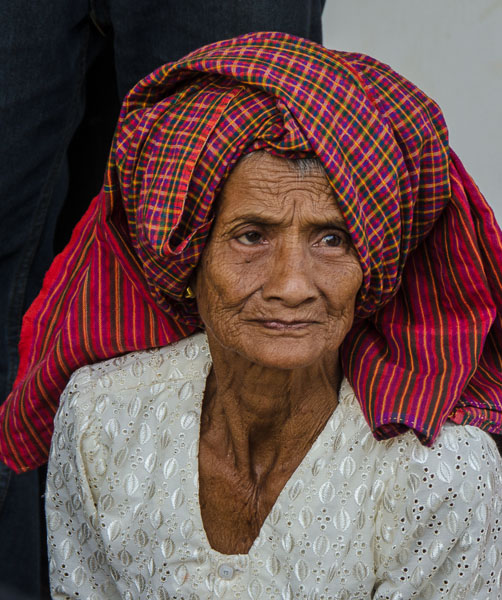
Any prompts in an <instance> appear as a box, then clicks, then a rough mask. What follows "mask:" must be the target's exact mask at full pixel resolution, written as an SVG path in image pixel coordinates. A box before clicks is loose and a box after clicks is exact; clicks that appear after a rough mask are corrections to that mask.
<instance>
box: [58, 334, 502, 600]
mask: <svg viewBox="0 0 502 600" xmlns="http://www.w3.org/2000/svg"><path fill="white" fill-rule="evenodd" d="M210 367H211V357H210V354H209V348H208V344H207V338H206V337H205V335H204V334H196V335H194V336H192V337H190V338H187V339H185V340H182V341H180V342H178V343H176V344H173V345H171V346H168V347H165V348H161V349H156V350H152V351H146V352H137V353H132V354H128V355H126V356H121V357H119V358H114V359H112V360H108V361H106V362H102V363H99V364H96V365H92V366H89V367H83V368H81V369H79V370H78V371H76V372H75V374H74V375H73V376H72V378H71V380H70V382H69V383H68V386H67V387H66V389H65V391H64V393H63V396H62V399H61V406H60V409H59V411H58V414H57V416H56V421H55V433H54V437H53V443H52V449H51V455H50V461H49V474H48V483H47V494H46V508H47V525H48V536H49V553H50V570H51V587H52V594H53V598H54V599H63V598H65V599H69V598H71V599H76V598H78V599H88V600H115V599H122V600H133V599H134V600H139V599H142V600H143V599H152V600H167V599H168V598H171V599H176V600H181V599H182V600H204V599H209V598H226V599H229V600H233V599H251V600H258V599H263V600H268V599H277V600H279V599H280V600H293V599H297V598H302V599H308V600H315V599H317V600H328V599H333V600H334V599H338V600H354V599H359V598H360V599H362V598H364V599H367V598H374V599H384V598H386V599H392V600H405V599H408V598H420V599H428V598H430V599H438V598H456V599H461V598H465V599H467V600H475V599H491V600H493V599H495V598H502V533H501V527H502V514H501V513H502V481H501V479H502V477H501V474H502V462H501V459H500V456H499V454H498V451H497V449H496V446H495V444H494V443H493V441H492V440H491V438H490V437H489V436H488V435H486V434H485V433H483V432H482V431H480V430H478V429H476V428H475V427H469V426H468V427H462V426H457V425H454V424H451V423H448V424H447V425H445V426H444V428H443V430H442V432H441V434H440V436H439V438H438V439H437V441H436V443H435V444H434V446H433V447H432V448H425V447H424V446H422V445H421V444H420V442H419V441H418V440H417V439H416V437H415V436H414V434H413V433H411V432H409V433H406V434H404V435H400V436H398V437H396V438H393V439H391V440H388V441H384V442H376V441H375V440H374V438H373V436H372V434H371V432H370V430H369V428H368V425H367V424H366V422H365V420H364V418H363V415H362V412H361V408H360V406H359V404H358V402H357V399H356V398H355V396H354V392H353V391H352V389H351V388H350V386H349V384H348V383H347V382H346V381H344V382H343V384H342V388H341V392H340V398H339V405H338V407H337V408H336V410H335V411H334V413H333V415H332V417H331V418H330V420H329V421H328V423H327V424H326V427H325V428H324V430H323V431H322V433H321V434H320V435H319V437H318V439H317V440H316V442H315V443H314V445H313V446H312V448H311V449H310V451H309V452H308V453H307V455H306V456H305V458H304V459H303V461H302V463H301V464H300V466H299V467H298V468H297V469H296V471H295V472H294V473H293V475H292V476H291V479H290V480H289V481H288V482H287V484H286V485H285V486H284V488H283V490H282V492H281V493H280V495H279V497H278V499H277V501H276V503H275V505H274V507H273V508H272V510H271V512H270V513H269V515H268V516H267V518H266V520H265V522H264V524H263V527H262V529H261V531H260V534H259V536H258V537H257V539H256V540H255V542H254V543H253V545H252V547H251V549H250V551H249V553H248V554H239V555H226V554H221V553H220V552H217V551H216V550H213V549H212V548H211V546H210V545H209V542H208V540H207V537H206V534H205V531H204V527H203V524H202V520H201V514H200V508H199V497H198V460H197V456H198V439H199V423H200V414H201V405H202V399H203V394H204V388H205V381H206V377H207V375H208V373H209V370H210Z"/></svg>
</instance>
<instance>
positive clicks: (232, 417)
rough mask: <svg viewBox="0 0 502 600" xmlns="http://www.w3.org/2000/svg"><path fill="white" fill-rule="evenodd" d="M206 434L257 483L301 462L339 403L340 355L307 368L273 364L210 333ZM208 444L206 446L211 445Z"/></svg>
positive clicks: (217, 452) (212, 445)
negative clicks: (228, 346)
mask: <svg viewBox="0 0 502 600" xmlns="http://www.w3.org/2000/svg"><path fill="white" fill-rule="evenodd" d="M209 344H210V349H211V355H212V358H213V369H212V371H211V374H210V375H209V377H208V381H207V384H206V393H205V398H204V407H203V414H202V424H201V439H204V443H205V444H207V445H208V446H209V447H210V448H211V449H212V452H214V453H215V455H218V456H219V457H220V459H221V460H224V461H226V462H227V461H228V462H227V464H228V463H230V464H233V466H234V468H235V469H236V470H237V471H239V472H240V473H242V475H243V476H244V477H246V479H248V481H249V482H250V483H253V484H254V485H258V486H261V485H266V482H267V479H269V477H270V476H273V477H276V476H277V474H278V473H280V472H287V473H289V474H291V473H292V471H293V470H294V469H295V468H296V467H297V466H298V464H299V463H300V462H301V460H302V459H303V457H304V456H305V454H306V453H307V452H308V450H309V449H310V447H311V445H312V444H313V442H314V441H315V439H316V438H317V436H318V435H319V433H320V432H321V431H322V429H323V428H324V426H325V424H326V422H327V420H328V419H329V417H330V415H331V414H332V413H333V411H334V409H335V408H336V406H337V403H338V388H339V384H340V381H341V369H340V366H339V361H338V355H336V356H331V355H330V356H326V357H325V358H324V359H323V361H322V362H321V363H318V364H315V365H310V366H308V367H305V368H302V369H295V370H281V369H270V368H266V367H263V366H260V365H257V364H254V363H251V362H249V361H248V360H246V359H245V358H243V357H241V356H239V355H236V354H235V353H234V352H232V351H229V350H227V349H225V348H223V347H222V346H221V345H219V344H218V343H217V341H215V340H214V339H211V337H210V336H209ZM206 447H207V446H206Z"/></svg>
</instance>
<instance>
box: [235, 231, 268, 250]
mask: <svg viewBox="0 0 502 600" xmlns="http://www.w3.org/2000/svg"><path fill="white" fill-rule="evenodd" d="M236 239H237V241H239V242H240V243H241V244H244V245H245V246H255V245H256V244H259V243H260V242H261V241H262V236H261V233H259V232H258V231H246V233H243V234H241V235H240V236H239V237H238V238H236Z"/></svg>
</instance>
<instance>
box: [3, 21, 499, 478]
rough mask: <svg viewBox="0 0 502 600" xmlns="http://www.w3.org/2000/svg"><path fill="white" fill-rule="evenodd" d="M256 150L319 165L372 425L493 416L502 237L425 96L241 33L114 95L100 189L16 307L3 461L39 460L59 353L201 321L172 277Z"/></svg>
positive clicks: (389, 429) (322, 55)
mask: <svg viewBox="0 0 502 600" xmlns="http://www.w3.org/2000/svg"><path fill="white" fill-rule="evenodd" d="M257 149H265V150H267V151H269V152H271V153H273V154H276V155H278V156H283V157H299V156H306V155H311V154H312V153H314V154H315V155H317V156H318V157H319V159H320V160H321V162H322V164H323V165H324V168H325V170H326V173H327V176H328V178H329V180H330V182H331V185H332V187H333V192H334V195H335V197H336V200H337V201H338V203H339V206H340V208H341V210H342V212H343V214H344V217H345V220H346V222H347V225H348V228H349V230H350V233H351V236H352V239H353V241H354V244H355V246H356V248H357V251H358V253H359V259H360V262H361V267H362V270H363V277H364V279H363V284H362V287H361V290H360V293H359V297H358V302H357V317H356V321H355V323H354V326H353V328H352V330H351V332H350V333H349V335H348V336H347V338H346V339H345V341H344V344H343V348H342V355H343V366H344V371H345V374H346V376H347V377H348V379H349V381H350V383H351V385H352V386H353V388H354V389H355V391H356V394H357V396H358V398H359V400H360V402H361V404H362V408H363V411H364V414H365V416H366V418H367V420H368V423H369V424H370V426H371V428H372V430H373V431H374V433H375V436H376V437H377V438H378V439H382V438H386V437H391V436H394V435H397V434H398V433H399V432H401V431H404V430H405V429H407V428H413V429H414V430H415V431H416V433H417V435H418V436H419V437H420V439H421V440H422V441H423V443H425V444H431V443H432V442H433V440H434V439H435V437H436V436H437V434H438V432H439V429H440V428H441V426H442V424H443V423H444V422H445V420H446V419H448V418H451V419H453V420H454V421H455V422H457V423H471V424H474V425H478V426H480V427H483V428H484V429H487V430H490V431H499V430H500V428H501V425H502V411H501V408H502V320H501V316H500V311H501V309H502V280H501V275H500V270H501V269H500V265H501V264H502V234H501V232H500V230H499V228H498V226H497V224H496V223H495V221H494V216H493V213H492V211H491V210H490V209H489V207H488V206H487V204H486V202H485V200H484V199H483V197H482V196H481V194H480V192H479V191H478V189H477V188H476V187H475V185H474V183H473V182H472V180H471V179H470V177H469V176H468V175H467V173H466V172H465V170H464V169H463V167H462V165H461V163H460V161H459V160H458V158H457V157H456V156H455V155H454V153H453V152H452V151H451V150H450V149H449V146H448V136H447V129H446V126H445V123H444V120H443V117H442V114H441V112H440V110H439V108H438V107H437V105H436V104H435V103H434V102H433V101H431V100H430V99H429V98H428V97H427V96H426V95H425V94H423V93H422V92H421V91H420V90H418V89H417V88H416V87H415V86H413V85H412V84H411V83H410V82H409V81H407V80H406V79H404V78H402V77H401V76H399V75H398V74H397V73H395V72H394V71H392V70H391V69H390V68H389V67H388V66H386V65H384V64H382V63H379V62H377V61H376V60H374V59H372V58H369V57H367V56H364V55H361V54H352V53H344V52H335V51H330V50H326V49H324V48H322V47H321V46H318V45H316V44H314V43H312V42H308V41H306V40H302V39H299V38H296V37H293V36H289V35H285V34H280V33H257V34H250V35H247V36H242V37H239V38H235V39H232V40H228V41H224V42H219V43H216V44H213V45H211V46H207V47H205V48H202V49H200V50H197V51H195V52H193V53H192V54H190V55H189V56H187V57H186V58H184V59H182V60H180V61H179V62H177V63H173V64H168V65H165V66H163V67H161V68H159V69H158V70H156V71H155V72H154V73H152V74H151V75H149V76H148V77H146V78H145V79H144V80H142V81H141V82H139V83H138V85H137V86H136V87H135V88H134V89H133V90H132V91H131V92H130V93H129V95H128V96H127V98H126V99H125V102H124V105H123V107H122V111H121V114H120V119H119V123H118V128H117V132H116V135H115V139H114V144H113V148H112V152H111V156H110V161H109V166H108V170H107V173H106V178H105V185H104V187H103V190H102V192H101V193H100V194H99V196H98V197H97V198H95V199H94V201H93V203H92V205H91V207H90V208H89V210H88V211H87V213H86V215H85V216H84V217H83V219H82V221H81V222H80V224H79V225H78V227H77V228H76V230H75V232H74V234H73V237H72V240H71V242H70V244H69V245H68V247H67V248H66V249H65V251H64V252H63V253H62V254H61V255H59V256H58V257H57V258H56V260H55V261H54V264H53V265H52V267H51V269H50V271H49V273H48V274H47V277H46V281H45V284H44V288H43V290H42V292H41V294H40V295H39V297H38V298H37V299H36V301H35V302H34V304H33V305H32V307H31V308H30V310H29V311H28V313H27V315H26V316H25V319H24V324H23V332H22V340H21V345H20V352H21V363H20V367H19V372H18V376H17V380H16V383H15V386H14V389H13V391H12V393H11V395H10V396H9V398H8V400H7V401H6V402H5V403H4V404H3V406H2V407H1V410H0V426H1V432H2V433H1V436H0V458H1V460H2V461H4V462H6V463H7V464H9V465H10V466H11V467H13V468H14V469H16V470H17V471H24V470H27V469H30V468H33V467H35V466H37V465H39V464H41V463H43V462H44V461H45V460H46V458H47V452H48V448H49V444H50V439H51V433H52V419H53V415H54V413H55V410H56V408H57V404H58V398H59V395H60V393H61V391H62V389H63V388H64V386H65V385H66V383H67V381H68V379H69V377H70V375H71V373H72V372H73V371H74V370H75V369H77V368H78V367H80V366H82V365H85V364H89V363H92V362H96V361H99V360H102V359H105V358H110V357H114V356H117V355H120V354H122V353H125V352H129V351H132V350H140V349H146V348H151V347H154V346H160V345H166V344H169V343H171V342H173V341H175V340H178V339H180V338H182V337H184V336H187V335H189V334H190V333H191V332H193V331H195V330H196V329H197V328H198V327H200V325H201V324H200V321H199V317H198V315H197V311H196V306H195V303H194V302H193V301H187V300H184V299H183V292H184V290H185V288H186V285H187V280H188V277H189V276H190V274H191V272H192V271H193V269H194V267H195V266H196V265H197V263H198V261H199V259H200V255H201V252H202V251H203V249H204V243H205V241H206V239H207V236H208V234H209V231H210V227H211V220H212V204H213V201H214V199H215V198H216V197H217V196H218V193H219V192H220V190H221V188H222V185H223V183H224V181H225V178H226V177H227V176H228V174H229V172H230V170H231V168H232V167H233V165H235V163H236V162H237V161H238V160H239V158H240V157H241V156H243V155H244V154H246V153H248V152H251V151H253V150H257ZM334 276H336V274H334ZM106 384H107V383H106V381H103V382H102V385H103V393H106Z"/></svg>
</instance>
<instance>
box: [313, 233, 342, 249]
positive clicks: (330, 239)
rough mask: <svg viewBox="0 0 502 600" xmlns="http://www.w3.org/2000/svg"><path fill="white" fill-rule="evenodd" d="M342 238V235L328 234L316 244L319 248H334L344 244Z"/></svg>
mask: <svg viewBox="0 0 502 600" xmlns="http://www.w3.org/2000/svg"><path fill="white" fill-rule="evenodd" d="M344 241H345V240H344V238H343V236H342V235H339V234H336V233H328V234H327V235H323V236H322V238H321V239H320V241H319V242H318V244H319V246H328V247H329V248H336V247H337V246H341V245H342V244H343V243H344Z"/></svg>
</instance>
